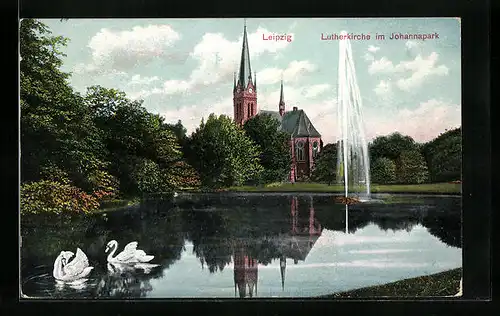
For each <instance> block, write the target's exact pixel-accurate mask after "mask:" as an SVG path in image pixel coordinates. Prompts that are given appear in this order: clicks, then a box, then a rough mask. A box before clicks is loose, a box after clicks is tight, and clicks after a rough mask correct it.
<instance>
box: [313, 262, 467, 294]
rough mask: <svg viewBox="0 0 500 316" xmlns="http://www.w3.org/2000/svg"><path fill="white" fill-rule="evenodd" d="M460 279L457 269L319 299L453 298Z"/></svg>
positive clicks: (460, 271) (460, 274) (460, 270)
mask: <svg viewBox="0 0 500 316" xmlns="http://www.w3.org/2000/svg"><path fill="white" fill-rule="evenodd" d="M461 277H462V269H461V268H458V269H453V270H448V271H444V272H440V273H436V274H431V275H426V276H421V277H416V278H411V279H406V280H401V281H397V282H392V283H388V284H383V285H377V286H371V287H366V288H361V289H357V290H352V291H348V292H341V293H335V294H330V295H324V296H321V298H366V297H405V296H406V297H419V296H420V297H429V296H454V295H455V294H457V293H458V290H459V287H460V279H461Z"/></svg>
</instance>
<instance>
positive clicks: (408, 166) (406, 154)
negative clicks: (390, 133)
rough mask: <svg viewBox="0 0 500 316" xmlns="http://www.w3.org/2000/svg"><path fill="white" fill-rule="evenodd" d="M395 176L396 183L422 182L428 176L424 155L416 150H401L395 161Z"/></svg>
mask: <svg viewBox="0 0 500 316" xmlns="http://www.w3.org/2000/svg"><path fill="white" fill-rule="evenodd" d="M396 178H397V182H398V183H407V184H410V183H424V182H427V180H428V178H429V173H428V171H427V165H426V163H425V160H424V157H423V156H422V154H421V153H420V151H418V150H415V149H414V150H405V151H403V152H401V154H400V155H399V158H398V160H397V163H396Z"/></svg>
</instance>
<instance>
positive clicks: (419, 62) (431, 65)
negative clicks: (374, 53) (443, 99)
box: [368, 52, 448, 91]
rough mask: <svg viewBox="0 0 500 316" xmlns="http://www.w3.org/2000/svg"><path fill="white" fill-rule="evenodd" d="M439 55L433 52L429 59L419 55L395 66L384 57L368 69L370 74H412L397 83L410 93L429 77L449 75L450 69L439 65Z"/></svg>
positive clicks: (375, 61)
mask: <svg viewBox="0 0 500 316" xmlns="http://www.w3.org/2000/svg"><path fill="white" fill-rule="evenodd" d="M438 57H439V55H438V54H437V53H436V52H432V53H431V54H430V55H429V56H428V57H427V58H423V57H422V56H421V55H420V54H418V55H417V56H416V57H415V59H413V60H411V61H402V62H400V63H399V64H397V65H395V66H394V64H393V63H392V61H390V60H389V59H387V58H386V57H382V58H380V59H378V60H374V61H373V62H372V63H371V65H370V66H369V67H368V72H369V73H370V74H376V73H387V74H406V73H408V72H409V73H411V74H410V76H409V77H403V78H400V79H399V80H398V81H397V86H398V88H400V89H401V90H403V91H410V90H411V89H413V88H416V87H418V86H420V85H421V84H422V83H423V82H424V80H425V79H426V78H427V77H430V76H445V75H447V74H448V67H446V66H445V65H439V66H438V65H437V60H438Z"/></svg>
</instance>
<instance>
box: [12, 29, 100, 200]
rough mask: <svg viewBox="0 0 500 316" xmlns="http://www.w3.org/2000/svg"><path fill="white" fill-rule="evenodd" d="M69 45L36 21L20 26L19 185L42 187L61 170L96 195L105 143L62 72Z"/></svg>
mask: <svg viewBox="0 0 500 316" xmlns="http://www.w3.org/2000/svg"><path fill="white" fill-rule="evenodd" d="M67 40H68V39H66V38H64V37H61V36H51V32H50V30H49V29H48V28H47V26H46V25H45V24H43V23H42V22H40V21H38V20H35V19H23V20H22V21H21V26H20V54H21V58H22V59H21V62H20V72H21V73H20V103H21V148H22V154H21V179H22V182H27V181H39V180H42V179H43V177H45V176H50V172H49V170H55V169H58V170H60V171H62V172H64V173H65V174H66V175H67V176H68V177H69V180H71V182H72V183H73V184H75V185H76V186H77V187H79V188H82V189H84V190H85V191H86V192H92V191H94V190H96V189H98V187H99V186H101V184H100V183H98V181H99V180H100V178H102V177H100V176H99V175H102V174H103V172H104V169H105V165H104V163H103V161H102V160H101V159H100V157H99V153H100V152H101V150H102V143H100V141H99V138H98V137H96V133H97V131H98V129H97V127H96V126H95V124H94V123H93V120H92V119H91V116H90V111H89V110H88V108H87V107H86V106H85V104H84V103H83V99H82V97H81V96H80V95H79V94H78V93H75V92H74V91H73V89H72V88H71V86H70V85H69V83H68V81H67V79H68V78H69V74H67V73H64V72H62V71H61V70H60V69H59V68H60V67H61V65H62V57H63V56H65V55H64V54H63V53H62V52H61V51H60V49H61V48H62V47H64V46H65V45H66V43H67ZM96 181H97V182H96Z"/></svg>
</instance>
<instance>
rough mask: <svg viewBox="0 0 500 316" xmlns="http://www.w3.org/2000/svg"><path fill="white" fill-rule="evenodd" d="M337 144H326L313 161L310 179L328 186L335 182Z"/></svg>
mask: <svg viewBox="0 0 500 316" xmlns="http://www.w3.org/2000/svg"><path fill="white" fill-rule="evenodd" d="M336 170H337V144H335V143H334V144H327V145H325V146H324V147H323V149H322V150H321V151H320V152H319V154H318V157H317V158H316V160H315V161H314V169H313V174H312V177H313V179H314V180H315V181H324V182H327V183H328V185H330V184H332V183H333V182H335V180H336Z"/></svg>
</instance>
